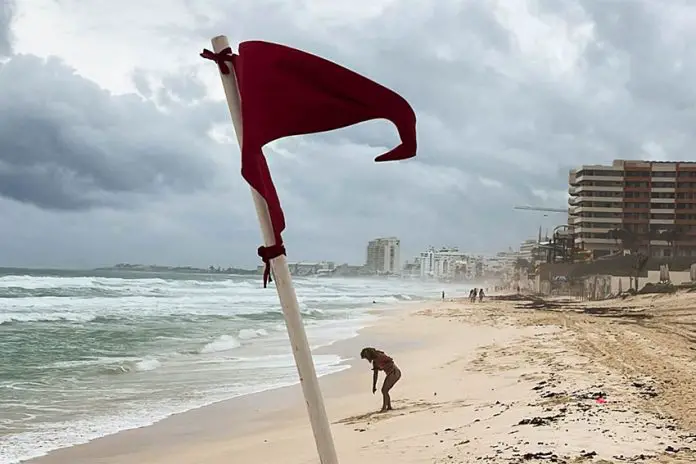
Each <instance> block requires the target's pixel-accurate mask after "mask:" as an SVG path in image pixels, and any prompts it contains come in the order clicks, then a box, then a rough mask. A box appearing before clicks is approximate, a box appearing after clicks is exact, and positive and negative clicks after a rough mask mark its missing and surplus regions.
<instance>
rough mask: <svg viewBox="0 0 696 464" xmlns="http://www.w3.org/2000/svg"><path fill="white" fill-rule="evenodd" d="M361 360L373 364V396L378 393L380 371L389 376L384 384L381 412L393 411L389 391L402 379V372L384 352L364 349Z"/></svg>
mask: <svg viewBox="0 0 696 464" xmlns="http://www.w3.org/2000/svg"><path fill="white" fill-rule="evenodd" d="M360 358H362V359H367V360H368V361H369V362H370V363H372V371H373V372H374V374H373V376H372V394H374V393H376V392H377V376H378V374H379V371H384V373H385V374H387V377H386V378H385V379H384V383H383V384H382V409H381V410H380V412H384V411H391V409H392V404H391V397H390V396H389V390H391V389H392V387H394V385H395V384H396V382H398V381H399V379H400V378H401V371H400V370H399V368H398V367H396V364H394V360H393V359H392V358H390V357H389V356H387V354H386V353H384V351H380V350H378V349H375V348H363V349H362V351H361V352H360Z"/></svg>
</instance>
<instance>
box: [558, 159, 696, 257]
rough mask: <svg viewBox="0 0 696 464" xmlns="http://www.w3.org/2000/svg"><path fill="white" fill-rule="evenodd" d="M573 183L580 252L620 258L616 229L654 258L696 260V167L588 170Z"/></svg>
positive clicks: (657, 164) (622, 163)
mask: <svg viewBox="0 0 696 464" xmlns="http://www.w3.org/2000/svg"><path fill="white" fill-rule="evenodd" d="M568 183H569V184H570V187H569V189H568V193H569V195H570V198H569V199H568V204H569V207H568V225H569V226H571V230H572V231H573V232H574V234H575V246H576V248H578V249H583V250H587V251H590V252H592V256H593V257H594V258H599V257H601V256H605V255H608V254H611V253H616V252H617V251H618V250H619V249H620V247H619V243H620V242H619V240H617V239H616V238H614V237H615V236H616V234H617V232H612V230H616V231H620V232H618V233H620V234H624V236H629V237H630V240H632V241H633V246H632V248H633V249H638V251H639V252H641V253H645V254H647V255H649V256H654V257H671V256H696V162H672V161H669V162H662V161H629V160H615V161H614V162H613V163H612V165H611V166H601V165H584V166H581V167H579V168H577V169H573V170H571V171H570V175H569V177H568ZM622 229H623V231H621V230H622Z"/></svg>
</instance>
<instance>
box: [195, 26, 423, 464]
mask: <svg viewBox="0 0 696 464" xmlns="http://www.w3.org/2000/svg"><path fill="white" fill-rule="evenodd" d="M212 48H213V50H212V51H211V50H204V51H203V53H201V56H202V57H203V58H206V59H210V60H212V61H214V62H215V63H217V65H218V68H219V72H220V77H221V79H222V86H223V89H224V92H225V96H226V98H227V104H228V107H229V111H230V116H231V118H232V123H233V125H234V129H235V133H236V136H237V141H238V143H239V147H240V151H241V162H242V177H243V178H244V179H245V180H246V181H247V183H248V184H249V186H250V188H251V194H252V198H253V201H254V205H255V207H256V213H257V217H258V221H259V225H260V228H261V232H262V235H263V241H264V245H263V246H261V247H259V249H258V254H259V256H260V257H261V259H262V260H263V262H264V264H265V265H266V269H265V272H264V286H266V284H267V282H268V281H270V278H271V274H272V276H273V278H274V279H275V286H276V290H277V292H278V298H279V300H280V305H281V308H282V310H283V315H284V318H285V323H286V326H287V330H288V335H289V338H290V344H291V345H292V353H293V355H294V358H295V363H296V365H297V370H298V374H299V378H300V385H301V387H302V392H303V394H304V397H305V403H306V405H307V412H308V414H309V419H310V423H311V426H312V431H313V433H314V439H315V443H316V446H317V453H318V455H319V460H320V462H321V463H322V464H337V463H338V457H337V454H336V449H335V446H334V441H333V437H332V434H331V429H330V426H329V420H328V417H327V414H326V409H325V406H324V401H323V397H322V395H321V391H320V389H319V381H318V379H317V375H316V370H315V367H314V363H313V361H312V354H311V351H310V348H309V343H308V341H307V334H306V332H305V329H304V325H303V323H302V318H301V316H300V311H299V304H298V301H297V295H296V294H295V289H294V287H293V284H292V279H291V277H290V270H289V268H288V262H287V260H286V257H285V255H286V251H285V247H284V244H283V239H282V232H283V230H284V229H285V217H284V214H283V210H282V207H281V205H280V200H279V198H278V194H277V192H276V189H275V186H274V184H273V180H272V178H271V174H270V171H269V168H268V164H267V163H266V158H265V156H264V154H263V151H262V149H263V146H264V145H266V144H267V143H270V142H272V141H274V140H277V139H280V138H283V137H288V136H293V135H302V134H311V133H317V132H325V131H329V130H334V129H339V128H342V127H347V126H350V125H353V124H357V123H359V122H364V121H369V120H372V119H378V118H383V119H387V120H389V121H391V122H393V123H394V125H395V126H396V128H397V130H398V132H399V136H400V138H401V142H402V143H401V144H400V145H398V146H397V147H396V148H394V149H392V150H390V151H389V152H387V153H385V154H382V155H380V156H378V157H377V158H376V159H375V161H395V160H403V159H407V158H411V157H413V156H415V154H416V116H415V113H414V112H413V109H412V108H411V107H410V105H409V104H408V102H406V100H404V99H403V98H402V97H401V96H400V95H398V94H396V93H395V92H393V91H391V90H389V89H387V88H386V87H383V86H381V85H379V84H377V83H375V82H373V81H371V80H369V79H367V78H365V77H363V76H361V75H359V74H356V73H354V72H352V71H350V70H348V69H346V68H344V67H341V66H339V65H337V64H335V63H332V62H330V61H327V60H324V59H322V58H319V57H317V56H314V55H311V54H308V53H305V52H302V51H300V50H296V49H293V48H290V47H286V46H283V45H279V44H274V43H270V42H263V41H249V42H242V43H241V44H240V46H239V53H238V54H234V53H233V52H232V49H231V47H230V45H229V42H228V40H227V37H225V36H218V37H215V38H213V39H212Z"/></svg>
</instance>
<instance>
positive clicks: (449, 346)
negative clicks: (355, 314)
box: [31, 293, 696, 464]
mask: <svg viewBox="0 0 696 464" xmlns="http://www.w3.org/2000/svg"><path fill="white" fill-rule="evenodd" d="M695 341H696V294H693V293H681V294H678V295H669V296H667V295H642V296H636V297H629V298H627V299H623V300H622V299H614V300H607V301H602V302H584V303H580V302H576V301H562V300H552V301H541V300H534V301H532V300H529V299H528V300H519V301H510V300H495V301H494V300H488V301H484V302H483V303H476V304H471V303H469V302H468V301H445V302H437V303H431V304H428V305H427V306H424V307H418V308H414V307H410V309H408V310H397V311H390V312H386V313H384V314H383V317H382V318H381V319H380V320H379V322H378V323H377V324H376V325H375V326H373V327H371V328H368V329H365V330H363V331H362V333H361V334H360V336H358V337H357V338H354V339H351V340H349V341H345V342H341V343H337V344H335V345H333V346H331V347H328V348H325V350H327V351H329V352H332V353H337V354H340V355H343V356H346V357H348V356H350V357H353V358H357V357H358V353H359V350H360V348H361V347H362V346H366V345H369V346H377V347H379V348H382V349H384V350H385V351H386V352H387V353H388V354H390V355H392V356H393V357H394V359H395V361H396V362H397V364H398V365H399V367H400V368H401V370H402V372H403V377H402V379H401V381H400V382H399V383H398V384H397V386H396V387H395V388H394V390H393V394H392V397H393V403H394V407H395V410H394V411H392V412H388V413H384V414H379V413H376V411H377V409H378V408H379V407H380V404H381V398H380V396H379V394H378V395H372V393H371V388H370V387H371V372H370V366H369V365H368V363H367V362H365V361H361V360H359V359H353V360H351V361H350V363H351V366H352V367H351V369H348V370H346V371H343V372H341V373H338V374H334V375H330V376H326V377H323V378H322V379H321V384H322V388H323V392H324V396H325V399H326V405H327V411H328V414H329V417H330V419H331V421H332V424H333V425H332V430H333V434H334V437H335V440H336V446H337V450H338V453H339V458H340V460H341V462H346V463H357V462H360V463H362V464H372V463H380V464H381V463H384V462H399V463H473V462H487V463H535V462H555V463H581V462H594V463H605V464H606V463H620V462H641V463H672V462H674V463H682V462H683V463H691V462H696V454H695V453H694V452H693V451H692V450H691V449H690V448H693V449H694V450H696V433H695V432H696V402H694V401H693V395H694V394H695V393H696V351H695V350H696V344H694V342H695ZM380 382H381V379H380ZM31 462H34V463H36V464H57V463H63V464H68V463H69V464H86V463H90V464H95V463H110V464H111V463H118V464H126V463H129V464H130V463H153V464H165V463H166V464H172V463H174V464H193V463H207V464H217V463H220V464H222V463H230V462H234V463H253V462H268V463H283V464H305V463H317V462H318V458H317V456H316V451H315V448H314V442H313V437H312V433H311V430H310V428H309V422H308V419H307V416H306V411H305V409H304V403H303V400H302V395H301V391H300V389H299V387H298V386H294V387H288V388H283V389H278V390H273V391H268V392H264V393H260V394H256V395H252V396H247V397H243V398H239V399H235V400H230V401H226V402H223V403H218V404H215V405H212V406H209V407H205V408H201V409H198V410H195V411H191V412H188V413H184V414H179V415H176V416H172V417H170V418H168V419H166V420H164V421H162V422H159V423H157V424H155V425H153V426H150V427H145V428H141V429H136V430H130V431H126V432H122V433H119V434H116V435H113V436H109V437H106V438H103V439H98V440H95V441H93V442H91V443H88V444H86V445H80V446H75V447H72V448H68V449H63V450H60V451H56V452H54V453H51V454H49V455H48V456H45V457H42V458H39V459H35V460H33V461H31Z"/></svg>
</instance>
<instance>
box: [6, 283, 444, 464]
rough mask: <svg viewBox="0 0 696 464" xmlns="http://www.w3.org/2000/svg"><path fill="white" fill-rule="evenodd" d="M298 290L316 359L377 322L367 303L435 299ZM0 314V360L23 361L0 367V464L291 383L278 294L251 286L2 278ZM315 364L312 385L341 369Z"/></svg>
mask: <svg viewBox="0 0 696 464" xmlns="http://www.w3.org/2000/svg"><path fill="white" fill-rule="evenodd" d="M203 279H208V280H203ZM295 285H296V288H297V293H298V297H299V299H300V302H301V310H302V313H303V319H304V322H305V326H306V327H307V333H308V338H309V340H310V344H311V346H312V347H313V348H316V347H318V346H326V345H330V344H331V343H334V342H335V341H337V340H341V339H346V338H350V337H353V336H355V335H356V334H357V331H358V330H359V329H360V327H363V326H365V325H367V324H369V323H370V321H371V320H372V319H373V318H374V316H370V315H369V314H368V311H369V310H371V309H373V308H374V305H373V301H375V302H377V303H380V304H385V303H386V304H390V303H396V302H397V301H404V300H410V299H419V298H423V297H426V296H427V297H433V298H435V297H438V296H439V292H440V290H441V288H440V286H439V285H438V286H437V288H436V287H433V286H428V285H424V286H421V287H422V288H420V287H418V285H414V283H413V282H400V281H379V280H372V281H366V280H358V279H354V280H350V279H324V280H322V279H303V278H298V279H295ZM450 293H454V292H451V291H448V294H450ZM0 308H2V309H0V331H2V330H9V332H8V333H11V334H14V335H13V336H11V337H6V336H3V334H2V333H0V352H3V353H21V356H24V357H23V358H17V359H13V360H10V361H8V360H7V359H8V358H7V357H6V356H5V358H3V359H2V360H0V368H2V367H3V366H2V362H12V363H14V364H11V366H12V367H13V370H14V371H16V372H18V375H19V377H18V378H12V379H4V378H0V392H2V394H0V410H2V411H3V414H2V416H3V417H2V419H1V421H2V422H1V423H0V426H1V427H2V428H3V433H4V435H2V436H0V464H9V463H15V462H18V461H19V460H21V459H28V458H31V457H34V456H39V455H42V454H45V453H46V452H48V451H50V450H53V449H57V448H62V447H66V446H71V445H74V444H77V443H84V442H86V441H89V440H92V439H94V438H97V437H100V436H104V435H108V434H112V433H115V432H118V431H120V430H124V429H128V428H134V427H140V426H144V425H148V424H151V423H153V422H156V421H158V420H161V419H163V418H164V417H167V416H169V415H171V414H174V413H178V412H183V411H186V410H189V409H192V408H195V407H199V406H202V405H205V404H210V403H213V402H216V401H220V400H224V399H227V398H231V397H234V396H238V395H244V394H248V393H251V392H255V391H260V390H265V389H269V388H275V387H278V386H282V385H288V384H292V383H295V382H296V381H297V371H296V369H295V365H294V359H293V356H292V353H291V352H290V349H289V345H288V343H287V333H286V329H285V324H284V323H283V319H282V318H283V315H282V312H281V311H280V308H279V304H278V300H277V295H276V292H275V291H273V290H272V289H265V290H264V289H263V288H261V285H260V282H259V279H258V278H257V277H254V278H239V277H229V278H213V277H206V276H202V277H201V280H192V279H189V280H182V279H172V278H163V277H156V278H155V277H153V278H140V277H138V278H125V277H118V278H109V277H91V276H82V277H59V276H52V277H51V276H49V277H42V276H39V277H37V276H31V275H24V276H4V277H0ZM23 330H26V333H25V332H23ZM8 344H14V345H8ZM32 344H35V346H34V345H32ZM26 347H32V349H31V350H26V349H24V348H26ZM19 348H22V349H21V350H20V349H19ZM31 356H34V357H33V358H30V357H31ZM315 364H316V366H317V372H318V373H319V374H320V375H325V374H327V373H331V372H336V371H338V370H342V369H345V368H346V366H345V365H341V364H340V359H339V358H338V357H335V356H325V355H322V356H315ZM18 367H22V368H24V369H25V371H26V375H25V376H24V377H22V375H23V374H22V372H24V371H22V370H21V369H19V370H18V369H17V368H18ZM8 431H9V432H8Z"/></svg>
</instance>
